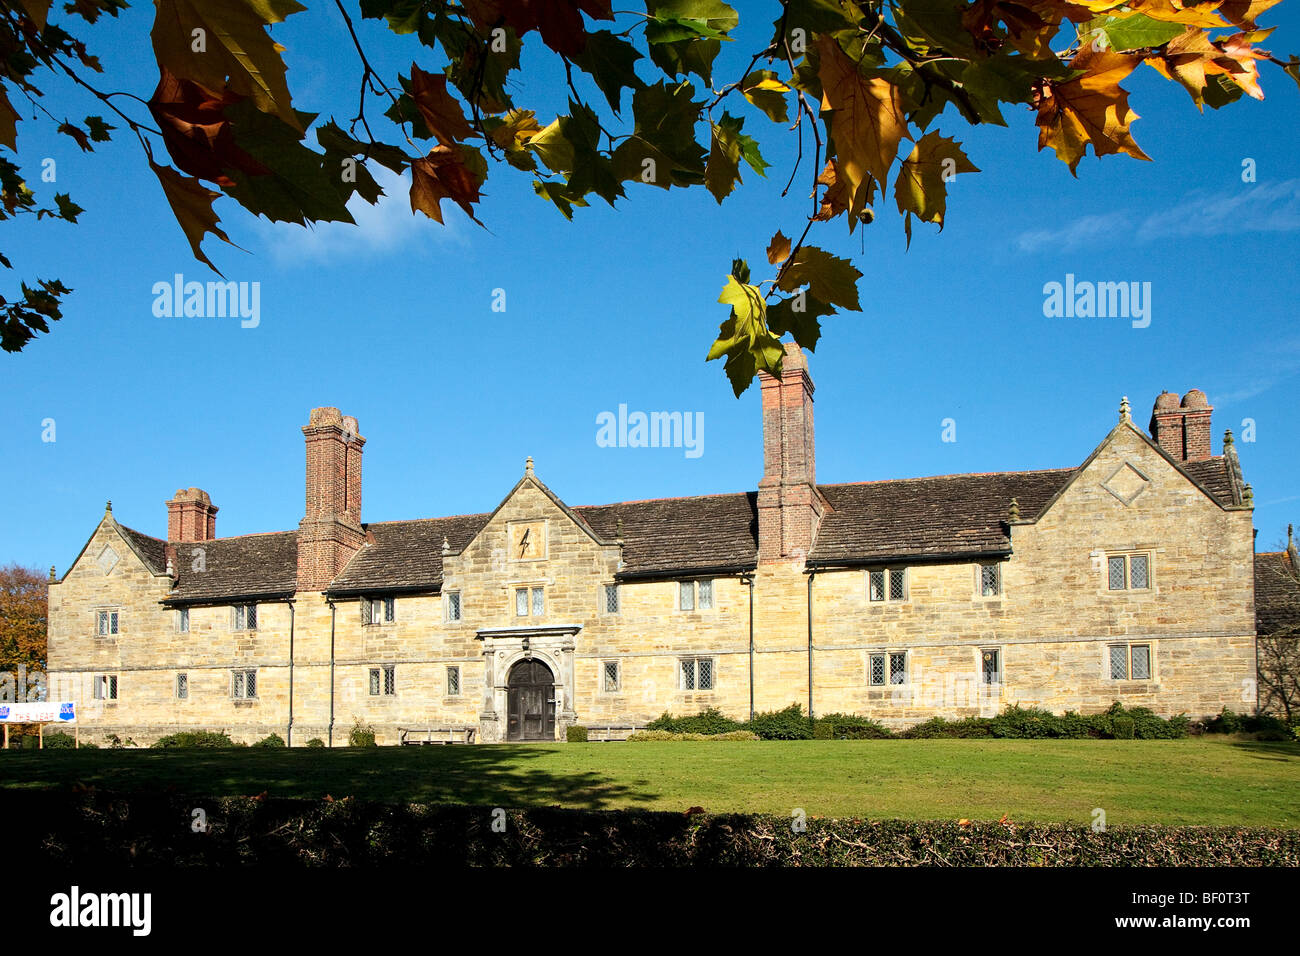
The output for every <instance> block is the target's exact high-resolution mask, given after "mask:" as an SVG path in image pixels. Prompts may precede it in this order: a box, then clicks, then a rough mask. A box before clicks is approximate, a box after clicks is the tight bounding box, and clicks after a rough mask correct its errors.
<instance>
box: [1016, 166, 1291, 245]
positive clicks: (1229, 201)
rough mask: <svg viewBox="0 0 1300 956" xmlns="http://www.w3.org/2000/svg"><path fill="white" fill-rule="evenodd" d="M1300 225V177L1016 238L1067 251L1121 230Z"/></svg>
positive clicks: (1171, 234)
mask: <svg viewBox="0 0 1300 956" xmlns="http://www.w3.org/2000/svg"><path fill="white" fill-rule="evenodd" d="M1297 230H1300V179H1288V180H1285V181H1283V182H1280V183H1258V184H1255V185H1249V186H1243V188H1241V189H1228V190H1222V191H1220V192H1213V193H1212V192H1209V191H1207V190H1196V191H1193V192H1190V193H1188V194H1187V195H1186V196H1184V197H1183V198H1182V199H1181V200H1180V201H1179V203H1178V204H1177V205H1176V206H1174V207H1173V208H1171V209H1164V210H1161V211H1159V212H1154V213H1151V214H1150V215H1148V216H1147V217H1146V218H1145V219H1139V218H1138V217H1136V216H1134V215H1132V214H1130V213H1124V212H1111V213H1102V214H1093V215H1087V216H1081V217H1079V218H1078V219H1075V220H1073V221H1071V222H1067V223H1064V224H1063V225H1061V226H1059V227H1057V228H1054V229H1036V230H1032V231H1029V232H1022V233H1021V234H1020V235H1019V236H1017V237H1016V239H1015V244H1016V248H1017V249H1018V250H1019V251H1021V252H1039V251H1043V250H1046V249H1049V248H1050V249H1053V250H1058V251H1067V250H1071V249H1077V248H1080V247H1082V246H1087V245H1090V244H1092V243H1094V242H1108V241H1111V240H1113V238H1114V236H1115V235H1116V233H1117V232H1124V233H1127V234H1129V235H1131V236H1133V237H1134V238H1135V239H1136V240H1138V241H1139V242H1151V241H1153V240H1156V239H1165V238H1179V237H1184V238H1185V237H1193V236H1224V235H1233V234H1241V233H1249V232H1295V231H1297Z"/></svg>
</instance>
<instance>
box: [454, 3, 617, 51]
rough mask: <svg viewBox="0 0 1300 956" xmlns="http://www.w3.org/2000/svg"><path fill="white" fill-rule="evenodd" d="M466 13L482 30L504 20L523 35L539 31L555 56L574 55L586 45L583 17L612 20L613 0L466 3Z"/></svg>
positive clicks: (519, 34)
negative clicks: (531, 31)
mask: <svg viewBox="0 0 1300 956" xmlns="http://www.w3.org/2000/svg"><path fill="white" fill-rule="evenodd" d="M465 11H466V13H467V14H468V15H469V17H470V19H471V20H472V21H473V22H474V24H475V26H477V27H479V29H480V30H482V29H483V28H485V27H487V28H491V27H493V26H496V25H497V24H498V23H499V22H501V21H504V22H505V24H506V25H507V26H509V27H510V28H511V29H512V30H514V31H515V35H516V36H521V37H522V36H523V35H524V34H525V33H527V32H528V31H529V30H537V31H538V32H539V33H541V35H542V42H543V43H545V44H546V45H547V46H549V47H550V48H551V49H552V50H554V51H555V52H556V53H562V54H564V55H565V56H574V55H575V54H578V53H581V52H582V51H583V50H584V49H586V46H587V30H586V26H585V24H584V23H583V22H582V14H583V13H586V14H587V16H589V17H591V18H592V19H593V20H613V19H614V14H613V13H612V11H611V8H610V0H466V3H465Z"/></svg>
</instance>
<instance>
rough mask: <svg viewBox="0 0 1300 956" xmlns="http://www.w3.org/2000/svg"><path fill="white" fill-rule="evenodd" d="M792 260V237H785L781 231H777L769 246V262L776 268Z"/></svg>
mask: <svg viewBox="0 0 1300 956" xmlns="http://www.w3.org/2000/svg"><path fill="white" fill-rule="evenodd" d="M789 258H790V237H789V236H787V235H784V234H783V233H782V232H781V230H779V229H778V230H777V232H776V235H775V236H773V237H772V241H771V242H769V243H768V244H767V261H768V262H770V263H771V264H772V265H774V266H779V265H780V264H781V263H783V262H785V260H786V259H789Z"/></svg>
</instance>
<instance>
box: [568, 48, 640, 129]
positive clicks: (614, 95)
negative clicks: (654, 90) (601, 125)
mask: <svg viewBox="0 0 1300 956" xmlns="http://www.w3.org/2000/svg"><path fill="white" fill-rule="evenodd" d="M572 59H573V62H574V64H575V65H576V66H577V67H578V68H579V69H580V70H582V71H583V72H584V73H586V74H587V75H589V76H590V77H591V78H592V80H593V82H595V84H596V86H597V87H599V89H600V91H601V92H602V93H604V94H605V99H606V100H608V101H609V105H610V106H611V107H613V109H614V112H615V113H618V112H619V111H620V110H621V109H622V101H623V88H624V87H626V88H627V89H629V90H632V91H633V93H635V92H636V91H637V90H639V89H640V88H641V87H642V86H644V85H645V84H644V83H642V82H641V79H640V77H638V76H637V75H636V70H635V69H633V64H635V63H636V61H637V60H639V59H641V54H640V53H638V52H637V51H636V47H634V46H632V44H630V43H628V42H627V41H626V40H621V39H619V38H618V37H616V36H614V34H612V33H610V32H609V31H608V30H600V31H598V32H596V33H589V34H587V46H586V48H585V49H584V50H583V51H582V52H581V53H579V54H577V55H576V56H574V57H573V58H572Z"/></svg>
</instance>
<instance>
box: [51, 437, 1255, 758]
mask: <svg viewBox="0 0 1300 956" xmlns="http://www.w3.org/2000/svg"><path fill="white" fill-rule="evenodd" d="M1125 469H1131V470H1132V472H1133V474H1136V475H1137V476H1138V477H1136V478H1134V477H1133V474H1130V472H1129V471H1128V470H1125ZM1117 474H1118V475H1120V476H1121V478H1122V480H1120V481H1116V480H1115V478H1116V475H1117ZM1108 484H1109V485H1110V486H1111V487H1112V488H1122V491H1123V494H1122V495H1117V494H1116V493H1114V492H1113V491H1112V490H1108V489H1107V486H1108ZM1134 488H1137V489H1138V491H1137V493H1136V495H1133V491H1134ZM1009 505H1010V503H1009V502H1008V506H1009ZM521 522H529V523H539V524H536V525H535V526H536V527H541V528H543V529H544V536H545V542H546V551H545V555H544V557H542V558H541V559H539V560H517V559H515V558H514V557H513V556H512V555H511V553H510V549H509V542H510V540H511V539H510V529H511V527H512V525H514V524H518V523H521ZM1012 543H1013V548H1014V552H1015V553H1014V555H1013V557H1012V558H1011V559H1010V560H1008V561H1006V562H1004V563H1003V564H1002V567H1001V570H1002V593H1001V594H1000V595H999V596H997V597H989V598H985V597H981V596H980V595H979V569H978V566H977V565H975V564H972V563H949V564H926V565H913V566H911V567H909V568H908V569H907V576H908V577H907V597H906V599H905V600H904V601H901V602H885V603H879V602H871V601H869V600H868V595H867V579H866V571H865V569H860V568H853V569H837V570H823V571H819V572H817V573H816V574H815V575H813V576H812V602H813V604H812V612H813V621H812V625H813V626H812V635H813V636H812V643H813V651H812V659H813V668H812V670H813V674H812V677H813V680H812V684H813V687H812V700H813V708H814V710H815V712H817V713H829V712H832V711H840V712H856V713H862V714H867V715H869V716H872V717H875V718H877V719H880V720H882V721H884V722H886V723H888V724H890V725H891V726H895V727H901V726H906V725H909V724H912V723H916V722H919V721H921V720H925V719H927V718H929V717H931V716H934V715H936V714H938V715H943V716H949V717H957V716H964V715H972V714H979V713H995V712H997V711H998V710H1000V709H1001V708H1002V707H1004V706H1006V705H1008V704H1017V703H1018V704H1022V705H1034V706H1040V707H1046V708H1048V709H1051V710H1054V711H1058V712H1059V711H1064V710H1067V709H1074V710H1081V711H1084V712H1092V711H1096V710H1101V709H1104V708H1105V707H1106V706H1108V705H1109V704H1110V703H1111V702H1112V701H1114V700H1121V701H1123V702H1124V703H1126V704H1128V705H1138V704H1140V705H1143V706H1148V707H1151V708H1152V709H1153V710H1155V711H1157V712H1158V713H1160V714H1164V715H1171V714H1176V713H1180V712H1186V713H1189V714H1191V715H1193V716H1203V715H1208V714H1211V713H1215V712H1217V711H1218V710H1220V709H1221V708H1222V707H1224V706H1228V707H1232V708H1234V709H1237V710H1243V709H1248V708H1249V707H1251V706H1253V702H1254V692H1253V677H1254V602H1253V557H1252V551H1253V545H1252V530H1251V514H1250V511H1249V510H1248V509H1240V510H1230V511H1226V512H1225V511H1224V510H1223V509H1222V508H1220V507H1219V506H1218V505H1217V504H1215V503H1214V502H1213V501H1211V500H1210V499H1209V498H1208V497H1206V496H1205V495H1204V494H1203V493H1202V492H1201V491H1199V490H1198V489H1197V488H1196V487H1195V486H1193V485H1192V484H1190V483H1189V482H1188V481H1187V480H1186V479H1185V478H1184V477H1183V476H1182V475H1181V474H1180V473H1178V472H1177V471H1176V470H1175V469H1174V468H1172V467H1171V466H1170V465H1169V464H1168V462H1166V461H1165V460H1164V459H1163V458H1161V457H1160V456H1159V455H1158V454H1156V453H1155V452H1154V451H1153V450H1152V449H1151V448H1150V447H1149V446H1148V445H1147V444H1146V443H1145V442H1144V441H1142V440H1141V438H1140V437H1139V436H1138V435H1137V434H1136V433H1133V432H1131V431H1128V430H1126V429H1122V428H1121V429H1119V430H1118V431H1117V432H1116V433H1115V434H1114V436H1113V437H1112V439H1111V440H1110V441H1109V442H1108V443H1107V444H1106V445H1105V446H1104V447H1103V448H1102V449H1101V450H1100V451H1099V453H1098V454H1097V455H1096V456H1095V458H1094V459H1093V460H1092V461H1091V462H1090V463H1089V464H1088V466H1087V468H1086V469H1085V471H1084V472H1083V474H1082V475H1081V476H1080V477H1079V478H1078V479H1077V480H1076V481H1075V482H1074V484H1072V485H1071V486H1070V487H1069V488H1068V489H1067V490H1066V491H1065V492H1064V494H1063V495H1062V496H1061V497H1060V499H1059V500H1058V501H1056V502H1055V504H1054V505H1053V506H1052V507H1051V508H1050V510H1048V511H1047V513H1046V514H1045V515H1044V516H1043V517H1042V518H1041V519H1040V520H1039V521H1038V522H1037V523H1020V524H1016V525H1014V526H1013V527H1012ZM106 546H111V547H112V548H113V549H114V550H115V551H116V552H117V554H118V555H119V560H118V562H117V563H116V565H115V566H114V567H113V568H112V569H111V570H109V571H108V573H105V571H104V570H103V569H102V568H101V566H100V565H99V564H97V563H96V562H97V558H98V557H99V555H100V553H101V552H102V551H103V549H104V547H106ZM1115 553H1125V554H1128V553H1142V554H1146V555H1148V556H1149V558H1150V569H1151V587H1150V588H1149V589H1147V590H1144V591H1111V590H1110V589H1109V588H1108V587H1107V586H1106V557H1107V556H1108V555H1111V554H1115ZM618 561H619V550H618V548H617V546H616V545H615V544H614V543H612V542H602V541H598V540H595V539H594V538H593V536H592V535H591V534H590V533H589V532H588V530H587V529H586V528H585V527H584V526H582V525H580V524H578V523H575V522H574V520H573V518H572V517H571V515H570V514H569V513H568V512H566V510H565V509H563V508H562V507H561V506H560V505H558V504H557V503H556V502H555V501H554V500H553V499H552V498H551V497H550V496H549V495H548V494H547V493H546V492H545V491H544V490H543V488H542V486H540V485H539V484H538V483H536V482H535V481H532V480H530V479H525V480H524V481H523V482H522V483H521V484H520V485H519V486H518V488H517V489H516V491H515V493H514V494H513V495H512V496H511V497H510V498H509V499H508V500H507V501H506V502H505V504H504V505H503V506H502V507H501V508H500V509H499V511H498V512H497V513H496V514H495V515H494V516H493V518H492V519H491V520H490V521H489V523H488V524H487V526H486V527H485V528H484V529H483V531H482V532H481V533H480V535H479V536H478V537H477V538H476V539H475V540H474V541H473V542H471V543H470V545H469V546H467V548H466V549H465V551H464V552H463V553H462V554H457V555H448V556H446V557H445V559H444V592H449V591H457V592H459V593H460V597H461V619H460V620H459V621H449V620H447V613H446V598H445V595H436V594H423V595H402V594H398V595H396V598H395V599H396V620H395V621H393V622H391V623H387V624H363V623H362V618H361V609H360V603H359V599H357V598H348V599H346V600H344V599H340V600H337V601H335V602H334V604H333V606H331V604H330V602H329V601H328V600H327V599H326V597H325V596H324V595H323V594H321V593H319V592H307V593H300V594H298V595H297V596H296V598H295V599H294V601H293V604H292V608H291V606H290V604H289V603H287V602H278V603H264V604H262V605H260V606H259V609H258V628H257V630H256V631H245V632H237V631H233V630H232V616H231V609H230V608H229V607H195V608H193V609H191V611H190V625H189V632H188V633H179V632H178V631H177V628H176V612H175V611H174V610H170V609H167V608H164V607H162V606H161V605H160V603H159V602H160V601H161V600H162V599H163V598H165V597H166V595H167V590H168V581H167V578H166V577H165V576H155V575H153V574H152V573H150V572H149V570H148V569H147V568H146V566H145V565H144V564H143V563H142V562H141V561H140V560H139V559H138V558H137V557H136V556H135V555H134V554H133V553H132V551H131V549H130V546H129V545H128V544H127V542H126V540H125V539H124V538H123V536H122V535H121V534H120V533H119V532H118V531H117V530H116V526H115V525H114V524H113V522H112V521H111V519H109V520H105V521H104V522H102V523H101V525H100V526H99V528H98V529H97V530H96V531H95V534H94V537H93V538H92V539H91V542H90V544H89V546H88V547H87V548H86V550H85V552H84V554H83V556H82V557H81V559H80V560H79V561H78V562H77V563H76V565H75V566H74V567H73V568H72V569H71V570H70V571H69V572H68V574H67V575H66V576H65V577H64V579H63V581H62V582H60V583H58V584H55V585H52V586H51V588H50V658H49V661H50V672H51V697H52V698H59V699H66V698H71V699H74V700H77V701H78V702H79V705H80V712H81V714H82V728H83V729H82V733H83V739H84V738H85V737H87V736H89V737H90V738H92V739H93V738H95V737H97V736H100V735H103V734H108V733H118V734H120V735H122V736H131V737H132V738H133V739H135V740H136V741H137V742H140V743H147V742H150V741H152V740H153V739H155V738H156V737H157V736H160V735H161V734H164V733H170V732H173V731H175V730H178V729H212V730H226V731H228V732H230V733H231V734H232V736H234V737H236V738H237V739H241V740H245V741H253V740H256V739H259V738H261V737H263V736H266V735H267V734H269V733H271V732H276V733H279V734H280V736H282V737H285V736H287V735H288V730H289V689H290V626H291V622H292V640H293V654H292V664H293V666H292V682H293V732H292V737H293V743H294V744H295V745H301V744H304V743H305V742H306V741H307V740H308V739H309V738H311V737H320V738H322V739H323V740H331V739H332V742H333V744H334V745H336V746H337V745H340V744H345V743H346V741H347V735H348V731H349V730H350V729H351V727H352V725H353V724H354V722H360V723H362V724H368V725H372V726H373V727H374V728H375V730H376V732H377V733H378V737H379V740H380V742H381V743H395V742H396V741H397V735H398V728H399V727H424V726H446V727H473V728H476V729H477V730H478V732H479V739H480V740H488V741H491V740H497V739H502V738H503V736H504V724H505V713H504V711H505V690H504V688H505V683H506V680H507V676H508V674H509V670H510V667H512V666H513V665H514V664H515V663H517V662H518V661H519V660H521V659H523V658H524V657H525V656H531V657H533V658H534V659H537V660H541V661H543V662H544V663H546V664H547V665H548V666H549V667H551V669H552V671H553V673H554V674H555V676H556V680H557V686H556V699H557V700H558V701H559V703H558V704H557V726H556V736H557V738H559V739H563V734H564V727H565V726H566V725H567V724H569V723H574V722H577V723H582V724H585V725H599V724H643V723H645V722H646V721H648V720H650V719H652V718H654V717H656V716H658V715H659V714H661V713H663V712H664V711H672V712H674V713H679V714H680V713H690V712H695V711H698V710H701V709H703V708H704V707H708V706H716V707H718V708H720V709H721V710H723V711H724V712H726V713H728V714H730V715H732V716H735V717H740V718H744V717H747V716H748V714H749V708H750V681H751V658H752V661H753V665H752V666H753V674H752V680H753V683H754V705H755V707H756V709H758V710H770V709H774V708H780V707H784V706H786V705H788V704H790V703H794V702H799V703H801V704H803V705H804V706H805V707H807V706H808V701H809V687H808V683H809V682H808V677H809V651H808V639H809V638H808V595H809V575H808V574H807V573H805V567H804V565H803V562H802V561H801V560H799V559H797V558H795V559H782V560H780V561H774V562H770V563H763V564H761V565H760V566H759V568H758V570H757V571H756V572H755V574H754V575H753V599H754V604H753V622H754V624H753V627H754V649H753V653H752V655H751V652H750V646H749V640H750V636H749V635H750V586H749V584H748V583H747V582H746V580H744V579H742V577H741V576H739V575H737V576H733V577H727V578H717V579H714V585H713V589H714V607H713V608H712V609H705V610H694V611H681V610H678V608H677V603H678V587H679V582H678V581H676V580H671V581H637V582H628V583H624V584H622V585H620V607H619V611H618V613H617V614H609V613H606V612H605V610H604V607H603V599H604V593H603V586H604V585H606V584H610V583H613V581H614V579H615V575H616V573H617V572H618V570H619V566H618ZM519 587H527V588H529V589H531V588H533V587H542V588H544V589H545V596H546V597H545V612H544V613H543V614H542V615H540V616H534V615H532V614H531V613H530V614H529V615H527V616H524V617H520V616H518V615H517V614H516V613H515V596H514V592H515V589H516V588H519ZM101 607H112V608H116V609H118V610H119V613H120V617H119V633H118V634H117V635H116V636H113V637H100V636H98V635H97V633H96V628H95V612H96V611H97V610H98V609H99V608H101ZM530 609H531V599H530ZM331 627H332V629H333V653H332V655H331ZM518 628H529V629H531V630H530V631H528V632H521V631H518V630H512V629H518ZM524 633H527V634H529V635H530V636H529V647H528V649H525V648H524V646H523V638H522V636H521V635H522V634H524ZM1118 642H1124V643H1141V644H1145V645H1148V646H1149V647H1150V648H1151V655H1152V677H1151V679H1149V680H1121V681H1116V680H1111V678H1110V671H1109V667H1108V656H1107V655H1108V647H1109V645H1111V644H1113V643H1118ZM984 648H997V649H998V650H999V652H1000V654H1001V656H1002V674H1003V681H1002V683H1000V684H997V685H994V686H992V687H986V686H984V685H983V684H982V683H981V681H980V652H981V650H982V649H984ZM873 651H876V652H889V651H895V652H898V651H901V652H905V653H906V654H907V655H908V658H907V671H908V680H907V682H906V683H905V684H903V685H901V686H889V687H871V686H869V684H868V667H869V664H868V661H869V655H870V654H871V653H872V652H873ZM691 656H700V657H707V658H710V659H711V660H712V661H713V662H714V689H712V690H695V691H687V690H684V689H682V687H681V680H680V662H681V659H682V658H683V657H691ZM331 660H332V661H333V666H332V667H331ZM607 661H616V662H618V664H619V667H620V671H621V674H620V678H621V680H620V683H619V686H618V687H617V689H614V690H606V689H605V686H604V681H603V667H604V664H605V662H607ZM384 665H392V666H394V667H395V675H396V694H395V695H393V696H391V697H388V696H383V695H380V696H372V695H371V694H370V692H369V691H370V688H369V671H370V669H371V668H374V667H383V666H384ZM449 667H458V668H460V687H459V694H449V693H448V680H447V670H448V668H449ZM238 668H256V670H257V682H258V696H257V698H256V699H255V700H248V701H242V700H234V699H232V697H231V693H230V685H231V683H230V682H231V672H232V671H233V670H235V669H238ZM178 672H184V673H186V674H187V675H188V679H189V697H188V699H185V700H179V699H177V698H176V695H175V684H176V674H177V673H178ZM98 673H110V674H116V675H117V676H118V679H119V699H118V701H116V702H97V701H94V700H93V699H92V696H91V691H90V680H91V678H92V676H93V675H95V674H98ZM331 673H332V681H331ZM331 683H332V687H333V726H332V728H331V704H330V699H331Z"/></svg>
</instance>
